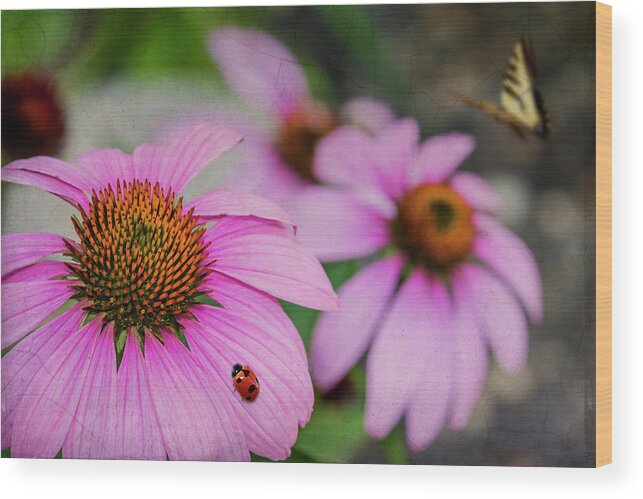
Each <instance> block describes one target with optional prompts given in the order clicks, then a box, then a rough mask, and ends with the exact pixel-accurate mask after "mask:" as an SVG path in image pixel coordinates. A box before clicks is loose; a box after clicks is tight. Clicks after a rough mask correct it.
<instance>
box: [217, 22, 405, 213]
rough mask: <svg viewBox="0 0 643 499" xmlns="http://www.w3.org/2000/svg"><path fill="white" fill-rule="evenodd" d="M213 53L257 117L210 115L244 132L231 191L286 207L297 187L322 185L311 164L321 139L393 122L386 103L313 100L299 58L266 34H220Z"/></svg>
mask: <svg viewBox="0 0 643 499" xmlns="http://www.w3.org/2000/svg"><path fill="white" fill-rule="evenodd" d="M210 50H211V53H212V55H213V57H214V59H215V61H216V62H217V63H218V65H219V68H220V69H221V71H222V72H223V75H224V77H225V79H226V81H227V83H228V85H229V86H230V87H231V89H232V90H233V91H234V92H235V93H236V94H237V95H238V96H239V97H240V98H241V99H242V100H243V101H244V103H245V104H246V105H247V107H248V108H249V109H250V110H251V113H252V115H253V118H254V120H248V119H244V118H243V114H242V113H239V112H236V113H230V112H229V111H224V110H219V111H218V112H217V111H213V113H212V115H213V116H215V117H216V116H217V114H219V115H220V116H221V117H222V119H225V120H226V121H225V122H227V123H233V124H234V126H235V127H237V128H238V129H239V130H241V131H242V133H243V135H244V158H243V159H241V160H239V162H238V164H236V165H235V175H234V178H232V179H231V180H230V181H229V183H228V186H229V187H231V188H235V189H241V190H246V191H252V192H255V193H257V194H260V195H262V196H264V197H266V198H268V199H271V200H273V201H275V202H277V203H279V204H281V205H282V206H286V205H287V204H288V201H289V199H290V198H291V196H292V195H293V194H296V193H297V192H298V191H299V189H301V188H302V187H305V186H306V185H309V184H311V183H316V182H317V180H318V179H316V178H315V172H314V171H313V169H312V164H313V156H314V152H315V147H316V145H317V142H318V141H319V140H320V139H321V138H322V137H324V136H325V135H327V134H328V133H330V132H331V131H332V130H334V129H335V128H337V127H338V126H339V125H340V124H342V123H349V124H353V125H356V126H360V127H362V128H363V129H365V130H368V131H374V130H377V129H379V128H380V127H381V126H383V125H384V124H385V123H388V122H390V121H391V120H392V119H393V112H392V111H391V109H390V108H389V107H388V106H387V105H385V104H383V103H380V102H378V101H376V100H373V99H370V98H356V99H353V100H351V101H349V102H347V103H346V105H345V106H344V107H343V108H342V110H341V111H340V112H339V113H336V112H335V111H334V110H333V109H332V108H330V107H329V106H327V105H326V104H323V103H321V102H319V101H316V100H315V99H313V97H312V96H311V95H310V89H309V87H308V83H307V82H306V78H305V76H304V72H303V70H302V68H301V66H300V65H299V64H298V63H297V60H296V58H295V56H294V54H293V53H292V52H291V51H290V50H289V49H288V48H287V47H286V46H285V45H283V44H282V43H281V42H279V41H277V40H276V39H274V38H273V37H271V36H269V35H267V34H265V33H263V32H260V31H253V30H242V29H237V28H223V29H220V30H218V31H217V32H216V33H215V34H214V35H213V36H212V38H211V40H210ZM246 114H247V113H246Z"/></svg>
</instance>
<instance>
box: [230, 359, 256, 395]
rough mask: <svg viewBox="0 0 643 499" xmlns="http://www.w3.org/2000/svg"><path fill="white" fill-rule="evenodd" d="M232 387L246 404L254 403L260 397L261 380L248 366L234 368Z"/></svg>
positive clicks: (237, 365)
mask: <svg viewBox="0 0 643 499" xmlns="http://www.w3.org/2000/svg"><path fill="white" fill-rule="evenodd" d="M232 385H233V386H234V389H235V390H237V393H239V395H241V398H242V399H243V400H245V401H246V402H253V401H254V400H255V399H256V398H257V397H258V396H259V379H258V378H257V375H256V374H255V373H254V372H253V371H252V369H250V368H249V367H248V366H242V365H241V364H235V365H234V366H232Z"/></svg>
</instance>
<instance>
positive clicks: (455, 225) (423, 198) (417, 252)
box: [393, 184, 475, 271]
mask: <svg viewBox="0 0 643 499" xmlns="http://www.w3.org/2000/svg"><path fill="white" fill-rule="evenodd" d="M393 235H394V238H395V241H396V242H397V245H398V246H399V247H401V248H402V249H403V250H404V251H405V252H406V253H407V255H408V256H409V258H410V260H412V261H414V262H416V263H418V264H422V265H424V266H426V267H428V268H429V269H432V270H438V271H444V270H448V269H449V268H450V267H452V266H453V265H455V264H457V263H459V262H461V261H462V260H464V259H465V258H467V257H468V255H469V254H470V252H471V245H472V244H473V238H474V235H475V228H474V225H473V210H472V209H471V207H470V206H469V204H468V203H467V202H466V201H465V200H464V199H462V197H461V196H460V195H459V194H458V193H457V192H455V191H454V190H453V189H452V188H451V187H450V186H449V185H447V184H421V185H419V186H417V187H415V188H414V189H412V190H410V191H408V192H407V193H406V194H405V195H404V196H403V197H402V199H400V200H399V202H398V216H397V219H396V220H395V222H394V223H393Z"/></svg>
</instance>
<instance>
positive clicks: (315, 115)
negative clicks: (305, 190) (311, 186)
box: [277, 103, 337, 182]
mask: <svg viewBox="0 0 643 499" xmlns="http://www.w3.org/2000/svg"><path fill="white" fill-rule="evenodd" d="M336 126H337V123H336V119H335V115H334V114H333V113H332V111H331V110H330V109H329V108H328V107H326V106H324V105H322V104H317V103H308V104H306V105H304V106H300V107H298V108H296V109H295V110H294V111H293V112H291V113H290V114H289V115H288V116H287V117H286V118H285V119H284V121H283V123H282V126H281V129H280V130H279V137H278V138H277V149H278V150H279V154H280V156H281V159H282V160H283V161H284V162H285V163H286V164H287V165H288V166H289V167H290V169H291V170H292V171H294V172H295V173H296V174H297V175H298V176H299V177H301V178H303V179H304V180H307V181H308V182H316V178H315V175H314V174H313V157H314V155H315V147H316V146H317V142H318V141H319V139H321V138H322V137H324V136H325V135H326V134H328V133H330V132H331V131H332V130H333V129H334V128H335V127H336Z"/></svg>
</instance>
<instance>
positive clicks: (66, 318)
mask: <svg viewBox="0 0 643 499" xmlns="http://www.w3.org/2000/svg"><path fill="white" fill-rule="evenodd" d="M240 139H241V137H240V136H239V135H238V134H237V133H236V132H233V131H230V130H228V129H224V128H221V127H217V126H213V125H205V124H202V125H196V126H194V127H190V128H189V129H186V130H183V131H182V132H181V133H180V134H179V135H177V136H176V138H175V139H174V141H173V142H171V143H165V144H144V145H141V146H139V147H138V148H136V150H135V151H134V153H133V154H132V155H130V154H126V153H123V152H121V151H120V150H118V149H101V150H96V151H90V152H87V153H84V154H82V155H80V156H79V157H78V160H77V162H78V164H79V165H80V166H81V168H76V167H74V166H72V165H70V164H68V163H65V162H63V161H60V160H57V159H54V158H51V157H46V156H39V157H34V158H31V159H26V160H18V161H14V162H13V163H10V164H9V165H7V166H6V167H5V168H3V171H2V180H5V181H9V182H16V183H20V184H25V185H28V186H33V187H38V188H40V189H43V190H45V191H48V192H50V193H52V194H55V195H56V196H58V197H60V198H62V199H63V200H65V201H67V202H69V203H70V204H72V205H73V206H74V207H76V208H77V209H78V211H79V213H78V214H77V215H76V216H74V217H73V218H72V223H73V226H74V229H75V232H76V233H77V236H78V237H77V239H76V240H72V239H66V238H63V237H62V236H59V235H56V234H53V233H37V232H31V233H28V232H23V233H14V234H7V235H4V236H3V238H2V312H3V314H2V348H3V349H7V348H8V349H9V351H8V353H6V354H5V355H4V356H3V359H2V439H3V441H2V448H3V449H5V448H8V447H10V448H11V454H12V456H15V457H49V458H51V457H54V456H55V455H56V454H57V453H58V452H59V450H60V449H62V455H63V457H65V458H106V459H168V458H169V459H184V460H185V459H193V460H196V459H204V460H225V461H236V460H248V459H249V457H250V456H249V452H254V453H256V454H259V455H262V456H265V457H268V458H270V459H275V460H276V459H284V458H285V457H287V456H288V455H289V454H290V448H291V447H292V445H293V444H294V442H295V440H296V438H297V433H298V427H299V426H303V425H305V424H306V423H307V422H308V420H309V418H310V415H311V411H312V405H313V390H312V384H311V381H310V377H309V374H308V366H307V359H306V354H305V351H304V347H303V344H302V341H301V339H300V337H299V335H298V333H297V331H296V329H295V328H294V326H293V324H292V322H291V321H290V319H288V317H287V316H286V315H285V313H284V312H283V310H282V309H281V306H280V305H279V303H278V301H277V300H276V298H281V299H285V300H289V301H292V302H294V303H297V304H300V305H303V306H307V307H312V308H318V309H326V310H330V309H334V308H336V306H337V297H336V296H335V294H334V292H333V290H332V288H331V286H330V283H329V281H328V279H327V277H326V275H325V273H324V271H323V269H322V267H321V265H320V264H319V262H318V261H317V260H316V259H315V258H314V257H313V256H312V255H311V254H310V253H308V252H307V251H305V250H303V249H302V248H301V247H300V246H298V244H297V243H296V242H295V240H294V238H293V235H292V232H293V231H292V225H291V222H290V220H289V218H288V216H287V215H286V213H284V211H283V210H282V209H280V208H278V207H277V206H275V205H273V204H272V203H270V202H268V201H265V200H263V199H262V198H259V197H257V196H255V195H252V194H243V193H236V192H232V191H227V190H214V191H211V192H209V193H207V194H205V195H203V196H201V197H199V198H197V199H195V200H193V201H190V202H185V201H184V200H183V198H182V196H181V191H182V190H183V188H184V187H185V186H186V185H187V184H188V182H190V181H191V180H192V179H193V178H194V177H195V176H196V175H197V174H198V173H199V172H200V171H201V170H202V169H203V168H204V167H205V166H206V165H207V164H209V163H210V162H211V161H212V160H213V159H215V158H216V157H218V156H219V155H220V154H221V153H223V152H224V151H226V150H228V149H230V148H231V147H232V146H233V145H235V144H236V143H237V142H238V141H239V140H240ZM61 254H62V255H63V256H64V257H65V258H64V260H63V261H61V259H60V255H61ZM51 256H56V257H57V259H55V260H54V259H50V258H49V257H51ZM70 300H72V301H71V302H70ZM52 314H53V315H52ZM49 317H53V318H51V319H50V320H47V318H49ZM237 363H240V364H243V365H247V366H250V367H251V368H252V370H253V371H254V373H255V374H256V376H257V378H258V380H260V383H261V392H260V395H259V396H258V397H257V398H256V400H254V401H252V402H249V401H245V400H242V399H241V397H240V396H239V393H237V392H236V391H235V390H234V388H233V385H232V377H231V371H232V368H233V366H234V365H235V364H237Z"/></svg>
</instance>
